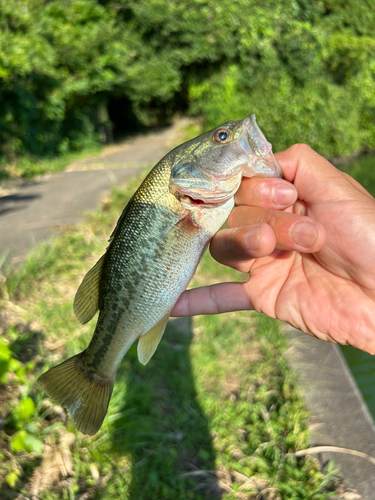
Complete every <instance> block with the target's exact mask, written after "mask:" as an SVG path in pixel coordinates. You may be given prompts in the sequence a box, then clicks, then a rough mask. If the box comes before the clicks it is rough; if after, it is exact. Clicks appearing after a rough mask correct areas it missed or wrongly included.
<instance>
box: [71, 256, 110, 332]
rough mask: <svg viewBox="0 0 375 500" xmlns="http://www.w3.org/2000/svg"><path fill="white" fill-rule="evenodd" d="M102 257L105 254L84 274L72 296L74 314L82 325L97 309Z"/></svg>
mask: <svg viewBox="0 0 375 500" xmlns="http://www.w3.org/2000/svg"><path fill="white" fill-rule="evenodd" d="M104 257H105V254H104V255H102V257H101V258H100V259H99V260H98V262H97V263H96V264H95V266H94V267H93V268H92V269H90V271H89V272H88V273H87V274H86V276H85V277H84V278H83V281H82V283H81V284H80V286H79V288H78V290H77V293H76V296H75V297H74V304H73V308H74V314H75V315H76V317H77V319H78V321H79V322H80V323H82V325H84V324H85V323H87V322H88V321H90V319H91V318H92V317H93V316H94V314H95V313H96V311H97V310H98V309H99V283H100V278H101V275H102V267H103V262H104Z"/></svg>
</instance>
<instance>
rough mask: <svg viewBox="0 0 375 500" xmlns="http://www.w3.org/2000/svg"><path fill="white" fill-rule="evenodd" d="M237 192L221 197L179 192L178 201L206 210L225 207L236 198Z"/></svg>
mask: <svg viewBox="0 0 375 500" xmlns="http://www.w3.org/2000/svg"><path fill="white" fill-rule="evenodd" d="M234 193H235V191H232V192H230V193H223V194H222V195H221V196H216V197H214V196H213V193H210V195H209V196H205V194H203V193H192V192H189V193H187V192H185V193H184V192H182V191H178V196H177V197H178V199H179V201H180V202H181V203H182V204H188V205H191V206H194V207H202V206H204V207H205V208H210V207H212V208H217V207H219V206H221V205H224V204H225V203H226V202H227V201H228V200H230V198H232V197H233V196H234Z"/></svg>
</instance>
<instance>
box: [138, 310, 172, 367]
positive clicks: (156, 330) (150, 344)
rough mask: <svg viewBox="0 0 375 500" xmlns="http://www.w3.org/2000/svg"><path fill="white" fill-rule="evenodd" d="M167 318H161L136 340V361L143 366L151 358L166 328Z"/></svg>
mask: <svg viewBox="0 0 375 500" xmlns="http://www.w3.org/2000/svg"><path fill="white" fill-rule="evenodd" d="M168 318H169V316H168V317H167V318H163V319H162V320H161V321H159V323H157V324H156V325H155V326H154V327H153V328H151V330H149V331H148V332H147V333H145V334H144V335H142V337H140V338H139V340H138V348H137V353H138V359H139V361H140V362H141V363H142V364H143V365H146V364H147V363H148V362H149V361H150V359H151V358H152V356H153V354H154V352H155V351H156V348H157V346H158V345H159V342H160V340H161V338H162V336H163V333H164V330H165V327H166V326H167V321H168Z"/></svg>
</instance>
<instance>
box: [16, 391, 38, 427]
mask: <svg viewBox="0 0 375 500" xmlns="http://www.w3.org/2000/svg"><path fill="white" fill-rule="evenodd" d="M34 411H35V403H34V401H33V400H32V399H31V398H29V397H27V398H24V399H22V400H21V401H20V402H19V404H18V405H17V406H16V407H15V409H14V410H13V416H14V418H15V420H16V421H17V423H19V424H20V423H26V422H27V421H28V420H30V418H31V417H32V416H33V414H34Z"/></svg>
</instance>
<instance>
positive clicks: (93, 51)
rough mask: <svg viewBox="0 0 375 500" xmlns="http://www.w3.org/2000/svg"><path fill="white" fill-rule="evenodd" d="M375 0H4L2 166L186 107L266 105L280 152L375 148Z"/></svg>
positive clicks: (223, 115) (202, 110) (211, 118)
mask: <svg viewBox="0 0 375 500" xmlns="http://www.w3.org/2000/svg"><path fill="white" fill-rule="evenodd" d="M374 6H375V5H374V1H373V0H345V1H344V0H335V1H333V0H320V1H316V2H313V3H311V2H308V1H306V0H294V1H289V0H278V1H275V0H264V1H263V2H258V1H255V0H239V1H237V2H233V1H229V0H221V1H220V2H217V1H216V0H182V1H180V0H178V1H177V0H147V1H146V0H116V1H112V0H101V1H99V0H51V1H49V2H44V1H42V0H12V1H9V0H0V86H1V92H0V153H1V157H2V162H3V164H5V163H6V162H7V163H9V162H15V161H17V159H19V158H20V157H30V156H31V157H34V158H40V157H43V156H44V157H53V156H56V155H59V154H62V153H66V152H71V151H77V150H80V149H82V148H85V147H87V146H89V145H91V144H93V143H95V142H97V141H99V139H101V140H102V142H105V141H106V140H110V139H111V138H112V132H111V131H112V128H114V133H115V136H116V134H117V135H118V134H119V133H120V132H124V131H129V130H134V128H135V127H137V126H140V125H143V126H144V125H146V126H149V125H152V124H157V123H161V122H164V121H166V120H168V119H170V118H171V117H172V116H173V115H174V114H175V113H176V112H181V111H182V112H188V113H190V114H194V115H197V114H201V115H203V116H204V118H205V122H206V125H207V126H216V125H218V124H219V123H221V122H225V121H227V120H228V119H239V118H243V117H244V115H246V114H248V113H250V112H255V113H257V114H258V118H259V122H260V124H261V126H262V128H263V129H264V130H265V131H267V136H269V137H270V138H271V140H272V142H273V144H274V147H275V150H278V149H282V148H285V147H287V146H289V145H291V144H292V143H294V142H302V141H303V142H307V143H309V144H310V145H311V146H312V147H313V148H315V149H317V150H318V151H319V152H320V153H322V154H323V155H325V156H328V157H337V156H343V155H350V154H352V153H354V152H358V151H362V150H366V149H374V148H375V93H374V91H373V89H374V83H375V82H374V80H375V36H374V32H373V26H374V24H375V8H374ZM24 174H25V175H28V174H27V172H26V173H24Z"/></svg>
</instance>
